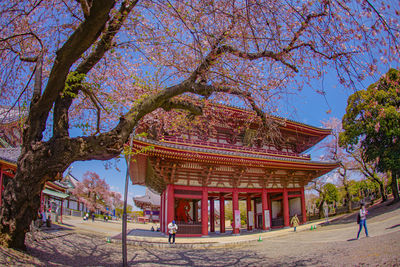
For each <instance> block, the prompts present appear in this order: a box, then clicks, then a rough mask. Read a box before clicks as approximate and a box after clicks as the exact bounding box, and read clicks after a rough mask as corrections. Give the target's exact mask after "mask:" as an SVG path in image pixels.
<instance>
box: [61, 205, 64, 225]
mask: <svg viewBox="0 0 400 267" xmlns="http://www.w3.org/2000/svg"><path fill="white" fill-rule="evenodd" d="M63 206H64V199H63V200H61V214H60V215H61V216H60V222H61V223H63V221H62V216H63Z"/></svg>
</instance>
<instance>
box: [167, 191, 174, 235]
mask: <svg viewBox="0 0 400 267" xmlns="http://www.w3.org/2000/svg"><path fill="white" fill-rule="evenodd" d="M174 213H175V197H174V185H172V184H168V185H167V221H166V222H165V223H166V224H167V225H168V224H169V223H170V222H172V221H173V220H174V218H175V214H174ZM165 230H166V231H165V232H167V230H168V229H165Z"/></svg>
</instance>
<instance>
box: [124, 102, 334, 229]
mask: <svg viewBox="0 0 400 267" xmlns="http://www.w3.org/2000/svg"><path fill="white" fill-rule="evenodd" d="M203 113H204V115H202V116H201V117H202V118H201V119H200V120H199V121H200V123H197V124H196V125H197V126H196V127H187V128H186V130H182V131H177V130H175V131H172V132H169V133H167V132H162V133H161V134H149V135H148V136H147V137H136V138H135V139H134V141H133V146H134V148H135V149H136V150H137V151H141V153H139V154H138V155H136V156H134V159H133V160H132V162H131V165H130V175H131V179H132V182H133V184H140V185H146V186H147V187H150V188H151V189H152V190H153V191H156V192H158V193H159V194H160V195H161V204H160V205H161V209H160V225H161V231H162V232H164V233H167V231H168V230H167V225H168V223H169V222H171V221H172V220H175V221H176V222H177V224H178V226H179V231H178V233H177V234H178V235H181V236H207V235H208V234H209V232H211V233H212V232H216V227H215V225H216V221H215V209H216V206H218V207H219V217H220V218H219V219H220V222H219V232H220V233H225V202H226V201H232V213H233V222H232V228H233V231H232V233H233V234H239V233H240V228H241V219H240V211H239V201H246V203H247V218H246V222H247V223H246V224H247V230H248V231H252V230H254V229H260V230H268V229H270V228H279V227H288V226H289V222H290V219H291V217H292V216H294V215H295V214H297V215H298V217H299V219H300V221H301V222H302V223H305V222H306V220H307V217H306V207H305V197H304V186H305V185H307V184H308V183H309V182H310V181H311V180H313V179H315V178H317V177H319V176H321V175H323V174H326V173H328V172H330V171H331V170H333V169H335V168H336V167H337V166H338V164H337V162H319V161H313V160H311V157H310V156H309V155H305V154H303V153H304V152H305V151H306V150H308V149H309V148H311V147H313V146H314V145H315V144H317V143H318V142H319V141H321V140H322V139H323V138H325V137H326V136H328V135H329V134H330V130H329V129H322V128H317V127H313V126H310V125H306V124H303V123H299V122H295V121H292V120H287V119H282V118H280V117H272V119H273V120H274V122H275V123H276V125H279V127H278V129H279V132H280V134H281V142H280V143H274V142H270V143H268V142H267V143H266V142H265V141H262V140H261V138H262V137H260V135H259V134H257V129H259V127H260V124H261V120H260V119H259V118H257V117H256V116H255V113H254V112H252V111H249V110H244V109H240V108H235V107H228V106H222V105H215V104H213V105H209V106H206V107H205V108H204V111H203ZM199 125H200V126H199ZM153 126H154V125H150V124H149V123H147V124H146V123H142V124H141V125H139V127H138V129H137V131H136V132H137V133H140V132H151V131H152V127H153ZM216 203H218V204H219V205H215V204H216Z"/></svg>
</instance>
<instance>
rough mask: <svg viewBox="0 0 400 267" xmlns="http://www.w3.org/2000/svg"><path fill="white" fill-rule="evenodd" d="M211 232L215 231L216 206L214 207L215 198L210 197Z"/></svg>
mask: <svg viewBox="0 0 400 267" xmlns="http://www.w3.org/2000/svg"><path fill="white" fill-rule="evenodd" d="M210 232H211V233H214V232H215V208H214V198H211V199H210Z"/></svg>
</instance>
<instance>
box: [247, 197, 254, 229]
mask: <svg viewBox="0 0 400 267" xmlns="http://www.w3.org/2000/svg"><path fill="white" fill-rule="evenodd" d="M246 206H247V231H251V230H253V226H250V224H249V221H250V216H252V214H249V213H250V212H251V198H250V195H248V196H247V200H246Z"/></svg>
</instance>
